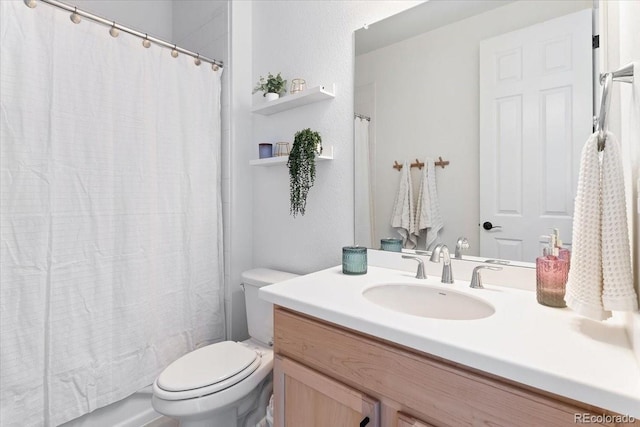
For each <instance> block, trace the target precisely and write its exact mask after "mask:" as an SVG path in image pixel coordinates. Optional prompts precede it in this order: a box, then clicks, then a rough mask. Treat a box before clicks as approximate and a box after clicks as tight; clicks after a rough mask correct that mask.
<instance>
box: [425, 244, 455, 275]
mask: <svg viewBox="0 0 640 427" xmlns="http://www.w3.org/2000/svg"><path fill="white" fill-rule="evenodd" d="M441 257H442V258H443V261H442V262H443V265H442V279H440V281H441V282H442V283H453V272H452V271H451V256H450V255H449V248H447V245H445V244H443V243H439V244H438V245H437V246H436V247H435V248H433V250H432V251H431V258H430V259H429V260H430V261H431V262H440V258H441Z"/></svg>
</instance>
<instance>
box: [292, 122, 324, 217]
mask: <svg viewBox="0 0 640 427" xmlns="http://www.w3.org/2000/svg"><path fill="white" fill-rule="evenodd" d="M317 153H322V138H321V137H320V134H319V133H318V132H314V131H312V130H311V129H303V130H301V131H299V132H297V133H296V136H295V138H294V140H293V147H292V148H291V153H289V160H287V166H288V167H289V202H290V209H289V212H290V213H291V215H293V217H294V218H295V216H296V215H298V214H300V215H304V214H305V210H306V206H307V194H308V193H309V189H310V188H311V187H313V184H314V183H315V179H316V154H317Z"/></svg>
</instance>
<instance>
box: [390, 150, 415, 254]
mask: <svg viewBox="0 0 640 427" xmlns="http://www.w3.org/2000/svg"><path fill="white" fill-rule="evenodd" d="M400 173H401V175H400V184H399V185H398V194H397V195H396V200H395V202H394V203H393V213H392V214H391V226H392V227H394V228H397V229H398V230H397V231H398V233H400V235H401V236H402V245H403V246H404V247H405V248H408V249H413V248H415V247H416V243H417V242H418V240H417V238H416V236H415V228H414V227H415V221H414V210H413V184H412V183H411V166H410V165H409V162H406V161H405V162H404V164H403V165H402V169H401V171H400Z"/></svg>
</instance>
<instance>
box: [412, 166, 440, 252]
mask: <svg viewBox="0 0 640 427" xmlns="http://www.w3.org/2000/svg"><path fill="white" fill-rule="evenodd" d="M424 163H425V167H424V168H423V169H422V178H421V180H420V192H419V193H418V203H417V206H416V226H415V232H416V236H419V235H420V233H421V232H422V230H427V237H426V243H425V249H430V248H431V247H432V246H433V245H434V244H436V243H439V242H440V236H439V235H438V233H439V232H440V230H441V229H442V227H443V226H444V222H443V221H442V215H441V214H440V201H439V200H438V191H437V189H436V167H435V164H434V161H433V159H430V158H428V157H427V158H426V159H425V160H424Z"/></svg>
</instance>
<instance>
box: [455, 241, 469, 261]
mask: <svg viewBox="0 0 640 427" xmlns="http://www.w3.org/2000/svg"><path fill="white" fill-rule="evenodd" d="M467 249H469V241H468V240H467V238H466V237H459V238H458V241H457V242H456V253H455V257H456V259H462V251H466V250H467Z"/></svg>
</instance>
